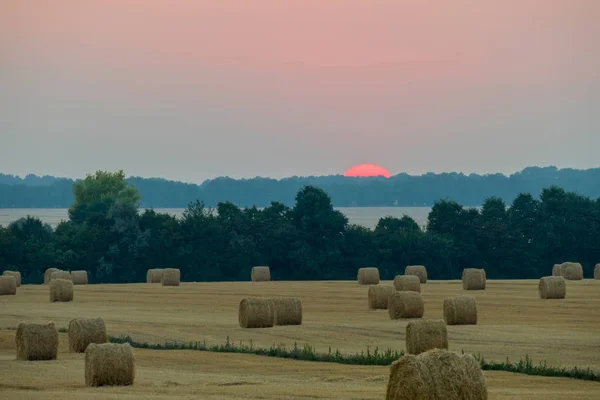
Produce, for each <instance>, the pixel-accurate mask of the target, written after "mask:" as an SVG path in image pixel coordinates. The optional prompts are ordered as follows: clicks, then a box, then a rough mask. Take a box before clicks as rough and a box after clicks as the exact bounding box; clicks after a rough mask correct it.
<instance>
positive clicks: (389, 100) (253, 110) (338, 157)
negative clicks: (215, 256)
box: [0, 0, 600, 183]
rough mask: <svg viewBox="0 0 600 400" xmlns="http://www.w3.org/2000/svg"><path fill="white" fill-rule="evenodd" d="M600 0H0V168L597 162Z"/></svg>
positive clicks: (303, 170) (232, 171)
mask: <svg viewBox="0 0 600 400" xmlns="http://www.w3.org/2000/svg"><path fill="white" fill-rule="evenodd" d="M598 20H600V3H599V2H597V1H595V0H559V1H552V2H548V1H543V0H520V1H516V0H510V1H502V2H500V1H496V2H476V1H469V0H456V1H452V2H447V3H445V2H435V3H431V2H424V1H415V0H404V1H384V0H376V1H369V2H365V1H358V0H348V1H344V2H334V1H322V0H320V1H316V0H302V1H286V2H279V1H274V0H257V1H253V2H252V3H248V4H244V3H241V2H237V1H222V0H220V1H217V0H205V1H177V2H172V1H164V0H163V1H153V2H143V1H141V0H137V1H136V0H119V1H115V0H113V1H100V0H92V1H85V2H81V1H77V0H56V1H52V2H34V1H29V0H5V1H2V2H1V4H0V54H1V55H2V56H1V60H0V135H1V145H0V171H2V172H5V173H16V174H20V175H24V174H27V173H37V174H50V175H56V176H67V177H81V176H83V175H85V173H88V172H91V171H95V170H97V169H105V170H115V169H117V168H123V169H124V170H126V171H127V173H128V174H131V175H139V176H160V177H165V178H167V179H176V180H183V181H189V182H197V183H199V182H200V181H202V180H203V179H205V178H211V177H215V176H224V175H227V176H232V177H250V176H255V175H261V176H271V177H283V176H291V175H328V174H341V173H342V172H343V171H345V170H346V169H347V168H350V167H351V166H352V165H355V164H358V163H363V162H364V163H376V164H380V165H382V166H383V167H385V168H387V169H388V170H390V172H391V173H392V174H397V173H399V172H408V173H413V174H420V173H424V172H427V171H435V172H440V171H462V172H467V173H468V172H479V173H486V172H504V173H511V172H514V171H516V170H519V169H521V168H523V167H525V166H528V165H557V166H558V167H574V168H588V167H593V166H597V165H598V161H597V157H596V154H595V153H596V149H597V148H598V146H600V135H599V134H598V132H599V130H600V122H599V121H600V120H599V119H598V117H597V116H598V113H599V112H600V79H599V76H598V74H599V72H598V71H600V52H598V51H597V46H598V44H597V40H596V39H597V38H598V37H600V24H598V23H597V21H598Z"/></svg>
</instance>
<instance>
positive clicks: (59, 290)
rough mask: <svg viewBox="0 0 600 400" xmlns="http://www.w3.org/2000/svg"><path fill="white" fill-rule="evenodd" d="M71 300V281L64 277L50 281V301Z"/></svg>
mask: <svg viewBox="0 0 600 400" xmlns="http://www.w3.org/2000/svg"><path fill="white" fill-rule="evenodd" d="M56 301H73V282H71V281H68V280H66V279H52V280H51V281H50V302H51V303H54V302H56Z"/></svg>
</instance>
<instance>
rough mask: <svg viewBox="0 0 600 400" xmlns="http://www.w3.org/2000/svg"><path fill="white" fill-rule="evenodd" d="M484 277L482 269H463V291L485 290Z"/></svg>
mask: <svg viewBox="0 0 600 400" xmlns="http://www.w3.org/2000/svg"><path fill="white" fill-rule="evenodd" d="M485 283H486V276H485V270H484V269H477V268H465V269H463V273H462V285H463V290H485Z"/></svg>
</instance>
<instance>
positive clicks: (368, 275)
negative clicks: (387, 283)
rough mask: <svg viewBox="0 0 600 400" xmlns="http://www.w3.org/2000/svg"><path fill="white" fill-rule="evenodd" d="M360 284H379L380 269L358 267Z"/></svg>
mask: <svg viewBox="0 0 600 400" xmlns="http://www.w3.org/2000/svg"><path fill="white" fill-rule="evenodd" d="M358 284H359V285H378V284H379V269H377V268H359V269H358Z"/></svg>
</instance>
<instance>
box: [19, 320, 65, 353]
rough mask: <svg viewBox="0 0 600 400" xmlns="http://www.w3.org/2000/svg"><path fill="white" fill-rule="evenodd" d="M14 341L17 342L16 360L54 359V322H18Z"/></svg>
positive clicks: (56, 338)
mask: <svg viewBox="0 0 600 400" xmlns="http://www.w3.org/2000/svg"><path fill="white" fill-rule="evenodd" d="M15 341H16V344H17V360H23V361H37V360H56V354H57V353H58V331H57V330H56V326H54V323H49V324H25V323H20V324H19V327H18V328H17V336H16V337H15Z"/></svg>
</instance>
